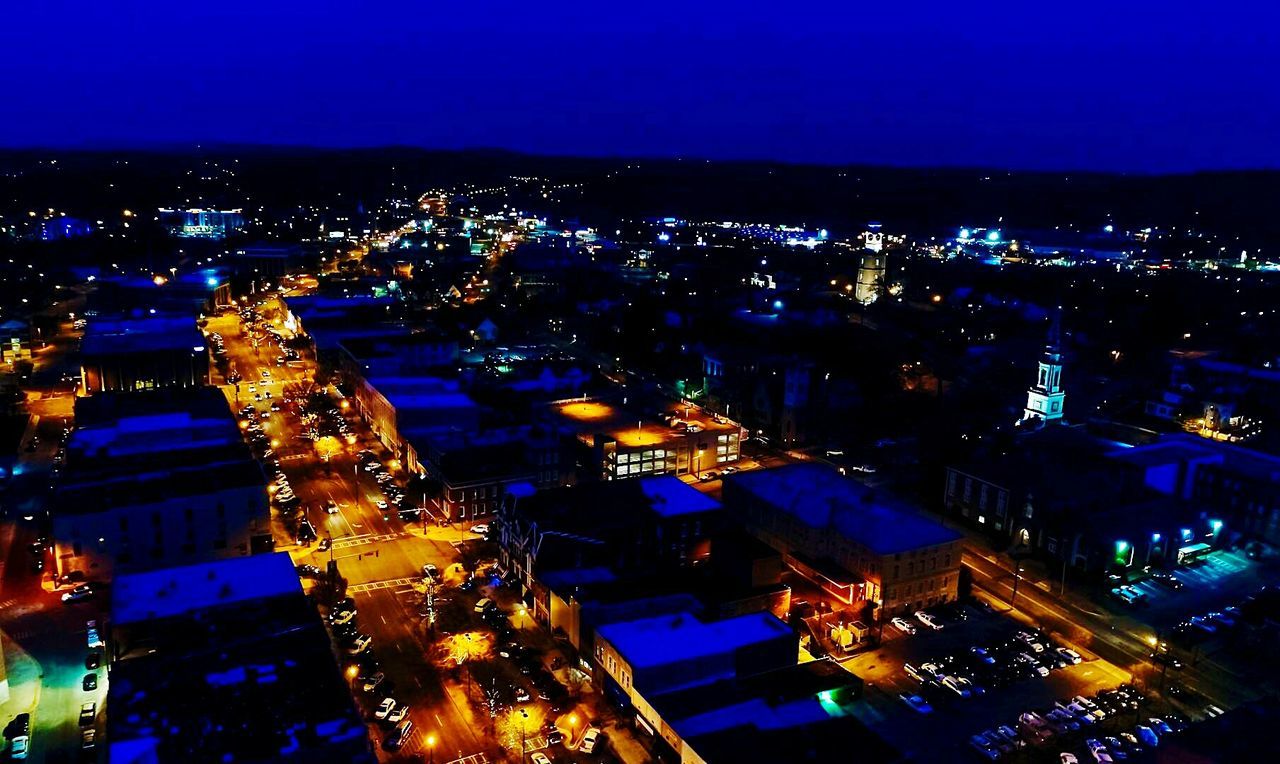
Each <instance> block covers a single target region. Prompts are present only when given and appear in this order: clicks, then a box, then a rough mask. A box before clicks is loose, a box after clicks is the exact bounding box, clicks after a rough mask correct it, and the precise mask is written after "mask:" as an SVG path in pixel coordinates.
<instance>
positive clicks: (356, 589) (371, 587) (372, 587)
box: [347, 578, 422, 594]
mask: <svg viewBox="0 0 1280 764" xmlns="http://www.w3.org/2000/svg"><path fill="white" fill-rule="evenodd" d="M421 580H422V579H421V578H391V579H388V580H386V581H367V582H365V583H363V584H352V585H350V586H348V587H347V593H348V594H365V593H367V592H373V591H378V590H379V589H396V588H399V587H401V586H411V585H413V584H415V583H417V582H419V581H421Z"/></svg>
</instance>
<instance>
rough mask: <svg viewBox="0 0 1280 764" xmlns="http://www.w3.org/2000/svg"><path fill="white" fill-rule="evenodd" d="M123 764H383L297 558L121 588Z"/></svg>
mask: <svg viewBox="0 0 1280 764" xmlns="http://www.w3.org/2000/svg"><path fill="white" fill-rule="evenodd" d="M113 600H114V602H113V605H114V608H113V616H112V618H111V620H110V621H109V624H110V626H111V631H112V633H111V643H112V646H113V650H114V651H115V652H116V654H117V655H118V658H117V659H116V660H114V661H113V664H112V672H111V684H110V689H109V694H108V698H107V705H108V706H109V707H110V708H111V713H110V714H108V716H107V735H106V738H107V740H108V743H109V745H110V748H111V750H110V758H111V759H112V760H116V759H120V760H126V759H127V760H130V761H133V760H151V761H183V760H188V761H308V762H311V761H350V762H370V763H371V762H372V761H373V758H372V755H371V751H370V750H369V744H368V732H367V728H366V727H365V725H364V723H363V721H362V720H361V718H360V716H359V714H358V713H357V709H356V708H355V706H354V705H353V704H352V701H351V695H350V690H349V689H348V686H347V683H346V681H345V680H344V679H343V677H342V675H341V674H340V673H339V668H338V665H337V663H336V662H335V660H334V655H333V652H332V647H331V644H330V642H329V637H328V634H327V633H326V631H325V629H324V626H323V624H322V622H321V621H320V616H319V614H318V613H317V612H316V609H315V605H314V604H312V603H311V602H310V601H309V600H308V599H307V597H306V596H305V595H304V594H303V592H302V588H301V586H300V584H299V582H298V578H297V575H296V574H295V573H294V572H293V565H292V563H291V561H290V560H289V556H288V555H287V554H286V553H283V552H281V553H277V554H271V555H257V556H252V557H243V558H236V559H228V560H221V561H219V562H215V563H207V564H203V565H192V566H184V567H180V568H173V569H170V570H161V571H154V572H151V573H142V574H135V575H128V576H120V577H118V578H117V579H116V585H115V591H114V594H113Z"/></svg>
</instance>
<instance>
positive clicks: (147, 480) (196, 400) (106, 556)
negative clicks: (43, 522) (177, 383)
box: [50, 388, 272, 579]
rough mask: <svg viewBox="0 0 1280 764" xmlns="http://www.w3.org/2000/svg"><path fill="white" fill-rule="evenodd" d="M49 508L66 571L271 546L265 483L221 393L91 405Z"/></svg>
mask: <svg viewBox="0 0 1280 764" xmlns="http://www.w3.org/2000/svg"><path fill="white" fill-rule="evenodd" d="M76 421H77V429H76V430H75V432H73V433H72V435H71V438H70V439H69V441H68V443H67V455H66V463H65V466H64V470H63V473H62V475H61V477H60V480H59V482H58V483H57V485H56V488H55V491H54V495H53V499H52V502H51V505H50V521H51V525H52V530H53V542H54V545H55V562H56V570H54V571H53V573H54V574H55V575H59V576H68V575H72V574H75V575H78V576H83V577H85V578H89V579H102V578H106V577H108V576H109V575H110V574H111V572H112V570H113V569H114V570H122V571H130V570H142V569H148V568H156V567H164V566H170V565H178V564H182V563H188V562H193V561H198V560H211V559H218V558H224V557H239V556H245V555H250V554H253V553H257V552H263V551H269V550H270V549H271V545H272V541H271V529H270V509H269V503H268V498H267V486H266V478H265V477H264V475H263V473H262V468H261V467H260V466H259V464H258V463H257V462H256V461H255V460H254V459H253V458H252V456H251V454H250V453H249V451H248V448H247V447H246V446H245V444H244V442H243V440H242V439H241V436H240V433H239V430H238V428H237V426H236V424H235V421H234V419H233V418H232V416H231V413H230V411H229V410H228V408H227V404H226V399H225V398H223V397H222V395H221V393H220V392H219V391H217V390H216V389H213V388H199V389H194V390H180V389H169V390H158V391H151V392H144V393H130V394H122V393H105V394H102V395H100V396H94V397H92V398H80V399H78V400H77V405H76Z"/></svg>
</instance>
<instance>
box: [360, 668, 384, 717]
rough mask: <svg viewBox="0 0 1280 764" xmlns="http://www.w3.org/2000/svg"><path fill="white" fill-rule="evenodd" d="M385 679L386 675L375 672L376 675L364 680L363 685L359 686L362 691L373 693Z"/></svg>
mask: <svg viewBox="0 0 1280 764" xmlns="http://www.w3.org/2000/svg"><path fill="white" fill-rule="evenodd" d="M386 678H387V675H386V674H384V673H382V672H381V671H379V672H377V673H376V674H372V675H370V676H369V677H367V678H366V679H365V680H364V684H363V685H361V689H363V690H364V691H365V692H373V691H374V690H376V689H378V685H380V684H382V682H383V680H385V679H386ZM379 718H381V717H379Z"/></svg>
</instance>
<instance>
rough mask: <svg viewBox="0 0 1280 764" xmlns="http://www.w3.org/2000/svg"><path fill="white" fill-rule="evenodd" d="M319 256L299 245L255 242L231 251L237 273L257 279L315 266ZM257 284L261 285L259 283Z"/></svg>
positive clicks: (232, 263) (231, 259) (231, 260)
mask: <svg viewBox="0 0 1280 764" xmlns="http://www.w3.org/2000/svg"><path fill="white" fill-rule="evenodd" d="M317 262H318V258H316V257H315V256H313V255H311V254H309V253H308V252H307V250H305V249H303V248H302V247H300V246H298V245H285V244H255V245H253V246H248V247H239V248H237V249H235V250H233V251H232V252H231V258H230V264H231V267H232V268H234V269H235V271H236V273H238V274H241V275H244V276H245V277H246V278H253V279H255V280H257V281H261V280H262V279H268V278H273V279H278V278H280V277H281V276H284V275H285V274H287V273H290V272H292V271H296V270H299V269H301V268H306V267H311V266H314V265H315V264H316V263H317ZM256 286H260V284H257V285H256Z"/></svg>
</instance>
